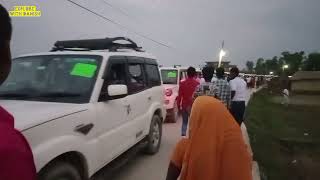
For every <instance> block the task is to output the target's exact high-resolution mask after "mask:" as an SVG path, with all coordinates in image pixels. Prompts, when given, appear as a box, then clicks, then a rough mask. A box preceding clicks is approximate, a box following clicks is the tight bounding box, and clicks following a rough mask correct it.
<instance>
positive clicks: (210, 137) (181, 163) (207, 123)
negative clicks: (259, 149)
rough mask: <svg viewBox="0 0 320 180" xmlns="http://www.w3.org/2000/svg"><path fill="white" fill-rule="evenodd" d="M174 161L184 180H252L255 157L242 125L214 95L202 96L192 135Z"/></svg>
mask: <svg viewBox="0 0 320 180" xmlns="http://www.w3.org/2000/svg"><path fill="white" fill-rule="evenodd" d="M171 161H172V162H173V163H174V164H175V165H177V167H181V168H182V171H181V176H180V180H251V179H252V175H251V157H250V155H249V153H248V150H247V149H246V145H245V143H244V140H243V137H242V134H241V130H240V127H239V125H238V124H237V123H236V121H235V120H234V119H233V117H232V116H231V114H230V113H229V111H228V110H227V109H226V107H225V106H224V105H223V104H222V103H221V102H220V101H218V100H217V99H215V98H212V97H205V96H202V97H198V98H197V99H196V100H195V102H194V104H193V107H192V111H191V116H190V124H189V138H188V139H183V140H181V141H180V142H179V143H178V145H177V147H176V150H175V152H174V154H173V157H172V159H171Z"/></svg>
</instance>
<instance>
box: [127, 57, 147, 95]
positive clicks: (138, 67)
mask: <svg viewBox="0 0 320 180" xmlns="http://www.w3.org/2000/svg"><path fill="white" fill-rule="evenodd" d="M145 85H146V83H145V80H144V75H143V67H142V64H140V63H130V64H129V65H128V90H129V94H134V93H137V92H140V91H142V90H144V89H145Z"/></svg>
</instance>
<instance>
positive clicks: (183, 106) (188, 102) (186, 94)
mask: <svg viewBox="0 0 320 180" xmlns="http://www.w3.org/2000/svg"><path fill="white" fill-rule="evenodd" d="M196 74H197V72H196V69H195V68H194V67H189V68H188V69H187V76H188V77H187V79H186V80H184V81H182V82H180V86H179V94H178V97H177V105H178V109H179V111H180V112H181V114H182V127H181V135H182V136H186V133H187V128H188V119H189V115H190V111H191V106H192V103H193V95H194V92H195V90H196V87H197V86H198V85H199V82H198V81H197V80H196V79H195V76H196Z"/></svg>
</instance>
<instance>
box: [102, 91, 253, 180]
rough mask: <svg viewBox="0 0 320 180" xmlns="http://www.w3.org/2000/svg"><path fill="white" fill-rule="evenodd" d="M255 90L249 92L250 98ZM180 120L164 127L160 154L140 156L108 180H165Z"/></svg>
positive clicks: (132, 159)
mask: <svg viewBox="0 0 320 180" xmlns="http://www.w3.org/2000/svg"><path fill="white" fill-rule="evenodd" d="M252 92H253V90H250V91H248V98H247V99H249V98H250V94H251V93H252ZM181 122H182V120H181V119H180V120H179V121H178V122H177V123H175V124H172V123H165V124H164V125H163V136H162V138H163V139H162V144H161V148H160V151H159V153H158V154H156V155H154V156H147V155H143V154H138V155H137V156H135V157H134V158H131V160H130V161H129V162H128V163H127V164H125V165H124V166H122V167H121V168H120V169H119V170H117V171H116V173H114V175H113V176H112V178H107V179H108V180H110V179H112V180H138V179H143V180H149V179H152V180H163V179H165V176H166V173H167V168H168V164H169V158H170V155H171V153H172V151H173V148H174V146H175V144H176V143H177V141H178V140H179V138H180V128H181ZM105 179H106V178H99V180H105Z"/></svg>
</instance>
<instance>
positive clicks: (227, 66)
mask: <svg viewBox="0 0 320 180" xmlns="http://www.w3.org/2000/svg"><path fill="white" fill-rule="evenodd" d="M206 65H207V66H212V67H214V68H215V69H217V68H218V65H219V61H207V62H206ZM221 67H223V68H224V71H225V72H229V71H230V69H231V68H233V67H237V66H236V65H231V64H230V61H221Z"/></svg>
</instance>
